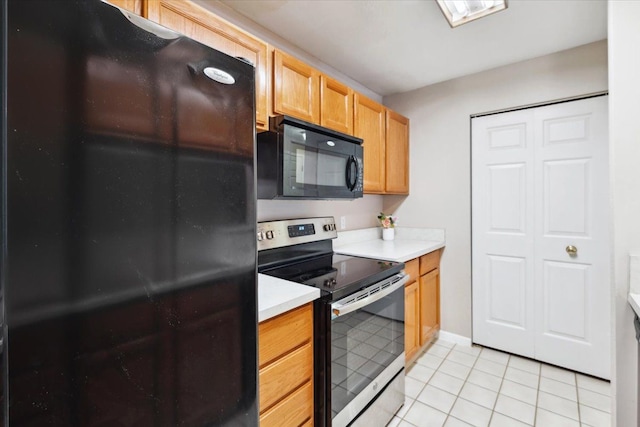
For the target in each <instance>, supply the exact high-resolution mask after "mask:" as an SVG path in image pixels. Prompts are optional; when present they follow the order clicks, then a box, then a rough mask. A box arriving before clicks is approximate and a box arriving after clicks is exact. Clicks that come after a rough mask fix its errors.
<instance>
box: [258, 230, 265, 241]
mask: <svg viewBox="0 0 640 427" xmlns="http://www.w3.org/2000/svg"><path fill="white" fill-rule="evenodd" d="M262 239H264V233H263V232H262V231H258V242H259V241H261V240H262Z"/></svg>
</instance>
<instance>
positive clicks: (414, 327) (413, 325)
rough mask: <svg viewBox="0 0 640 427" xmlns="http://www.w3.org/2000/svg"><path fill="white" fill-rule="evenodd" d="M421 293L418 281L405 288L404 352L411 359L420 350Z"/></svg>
mask: <svg viewBox="0 0 640 427" xmlns="http://www.w3.org/2000/svg"><path fill="white" fill-rule="evenodd" d="M419 323H420V294H419V287H418V281H417V280H414V281H412V282H411V283H409V284H408V285H406V286H405V288H404V354H405V360H411V359H412V358H413V356H415V355H416V354H417V353H418V350H420V328H419V327H418V325H419Z"/></svg>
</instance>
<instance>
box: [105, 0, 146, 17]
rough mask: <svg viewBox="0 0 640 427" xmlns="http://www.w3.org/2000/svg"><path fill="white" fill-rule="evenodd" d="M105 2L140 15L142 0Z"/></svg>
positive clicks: (110, 0) (112, 0) (111, 0)
mask: <svg viewBox="0 0 640 427" xmlns="http://www.w3.org/2000/svg"><path fill="white" fill-rule="evenodd" d="M107 3H111V4H112V5H114V6H118V7H120V8H122V9H126V10H128V11H129V12H133V13H135V14H136V15H142V0H107Z"/></svg>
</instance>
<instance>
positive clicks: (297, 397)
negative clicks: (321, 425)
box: [260, 382, 313, 427]
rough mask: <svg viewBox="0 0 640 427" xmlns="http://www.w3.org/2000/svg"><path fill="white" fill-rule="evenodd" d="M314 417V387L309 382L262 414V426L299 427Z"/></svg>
mask: <svg viewBox="0 0 640 427" xmlns="http://www.w3.org/2000/svg"><path fill="white" fill-rule="evenodd" d="M312 418H313V387H312V385H311V382H309V383H307V384H305V385H303V386H302V387H300V388H299V389H298V390H296V391H295V393H293V394H291V395H290V396H289V397H287V398H286V399H285V400H283V401H282V402H280V403H278V404H277V405H276V406H274V407H273V408H271V409H269V410H268V411H267V412H265V413H264V414H262V415H261V416H260V427H272V426H273V427H289V426H291V427H298V426H299V425H301V424H304V423H305V422H307V421H309V420H312ZM311 424H313V423H311ZM305 425H306V424H305Z"/></svg>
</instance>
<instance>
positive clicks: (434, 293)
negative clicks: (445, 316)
mask: <svg viewBox="0 0 640 427" xmlns="http://www.w3.org/2000/svg"><path fill="white" fill-rule="evenodd" d="M438 329H440V269H438V268H436V269H435V270H432V271H431V272H430V273H427V274H425V275H424V276H421V277H420V345H421V346H422V345H425V344H426V343H427V342H429V341H430V340H431V338H432V337H433V334H435V333H436V331H437V330H438Z"/></svg>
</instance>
